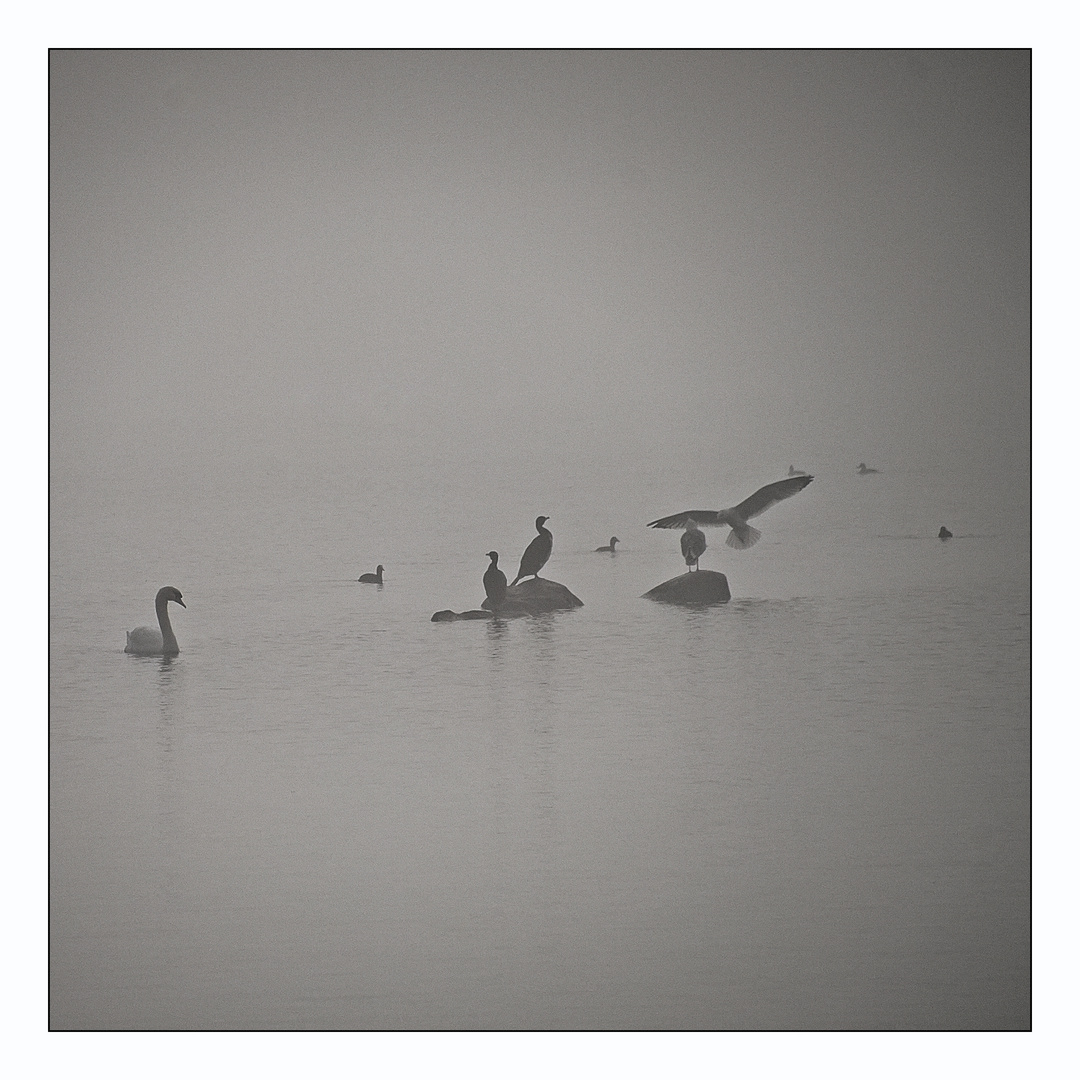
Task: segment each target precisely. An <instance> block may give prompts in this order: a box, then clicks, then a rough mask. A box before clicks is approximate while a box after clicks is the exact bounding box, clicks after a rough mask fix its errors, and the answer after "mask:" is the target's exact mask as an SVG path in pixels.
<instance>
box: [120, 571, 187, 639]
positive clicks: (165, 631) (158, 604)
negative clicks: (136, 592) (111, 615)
mask: <svg viewBox="0 0 1080 1080" xmlns="http://www.w3.org/2000/svg"><path fill="white" fill-rule="evenodd" d="M170 600H173V601H175V602H176V603H177V604H179V605H180V606H181V607H182V608H186V607H187V604H185V603H184V598H183V597H182V596H181V595H180V590H179V589H174V588H173V587H172V585H166V586H165V588H163V589H158V594H157V597H156V598H155V599H154V610H155V611H156V612H157V621H158V625H159V626H160V627H161V629H160V630H155V629H154V627H152V626H137V627H135V629H134V630H129V631H128V632H127V645H126V647H125V648H124V652H126V653H132V654H133V655H135V656H176V654H177V653H178V652H179V651H180V646H179V645H177V644H176V635H175V634H174V633H173V628H172V623H170V622H169V611H168V604H169V601H170Z"/></svg>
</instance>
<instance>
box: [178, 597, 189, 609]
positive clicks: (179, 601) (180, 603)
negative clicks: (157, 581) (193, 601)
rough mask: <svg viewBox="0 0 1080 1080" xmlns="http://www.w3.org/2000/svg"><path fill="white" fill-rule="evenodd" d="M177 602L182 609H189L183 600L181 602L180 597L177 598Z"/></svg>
mask: <svg viewBox="0 0 1080 1080" xmlns="http://www.w3.org/2000/svg"><path fill="white" fill-rule="evenodd" d="M176 602H177V603H178V604H179V605H180V606H181V607H182V608H186V607H187V604H185V603H184V601H183V600H181V599H180V598H179V597H177V598H176Z"/></svg>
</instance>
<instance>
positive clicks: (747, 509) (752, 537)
mask: <svg viewBox="0 0 1080 1080" xmlns="http://www.w3.org/2000/svg"><path fill="white" fill-rule="evenodd" d="M813 479H814V478H813V477H812V476H789V477H788V478H787V479H786V480H777V481H776V483H774V484H766V485H765V486H764V487H763V488H758V490H757V491H755V492H754V494H753V495H751V496H750V497H749V498H748V499H743V501H742V502H741V503H739V505H738V506H731V507H729V508H728V509H727V510H684V511H683V512H682V513H681V514H672V515H671V516H670V517H663V518H657V519H656V520H655V521H650V522H649V524H648V528H650V529H686V528H689V526H690V524H691V522H693V523H694V524H695V526H696V525H706V526H709V525H730V526H731V532H729V533H728V537H727V541H726V543H727V546H728V547H733V548H735V549H736V550H738V551H742V550H743V549H744V548H748V547H753V545H754V544H756V543H757V542H758V540H759V539H760V538H761V533H760V532H758V530H757V529H755V528H753V527H752V526H750V525H747V524H746V523H747V521H748V520H749V519H750V518H752V517H757V516H758V514H763V513H765V511H766V510H768V509H769V507H770V506H775V505H776V503H778V502H780V500H781V499H790V498H791V496H792V495H797V494H798V493H799V492H800V491H802V489H803V488H804V487H806V485H807V484H809V483H810V481H811V480H813ZM683 540H684V541H685V540H686V537H685V536H684V537H683ZM704 550H705V549H704V548H702V551H704ZM683 554H686V552H685V549H684V551H683ZM695 561H696V560H695ZM688 565H689V561H688Z"/></svg>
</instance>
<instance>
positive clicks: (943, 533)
mask: <svg viewBox="0 0 1080 1080" xmlns="http://www.w3.org/2000/svg"><path fill="white" fill-rule="evenodd" d="M937 535H938V539H939V540H948V539H949V537H950V536H952V533H951V532H949V530H948V529H946V528H945V526H944V525H942V526H941V532H939V533H938V534H937Z"/></svg>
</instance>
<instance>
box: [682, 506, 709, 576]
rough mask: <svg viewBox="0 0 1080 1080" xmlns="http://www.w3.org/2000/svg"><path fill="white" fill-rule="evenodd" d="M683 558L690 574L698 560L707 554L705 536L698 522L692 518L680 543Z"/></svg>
mask: <svg viewBox="0 0 1080 1080" xmlns="http://www.w3.org/2000/svg"><path fill="white" fill-rule="evenodd" d="M679 544H680V545H681V547H682V553H683V558H684V559H685V560H686V572H687V573H688V574H689V573H690V570H691V569H692V568H693V567H696V566H697V564H698V559H700V558H701V556H702V555H704V554H705V546H706V545H705V534H704V533H703V532H702V531H701V530H700V529H699V528H698V527H697V522H696V521H695V520H694V519H693V518H690V519H689V520H688V521H687V522H686V532H684V533H683V534H682V539H681V540H680V541H679Z"/></svg>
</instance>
